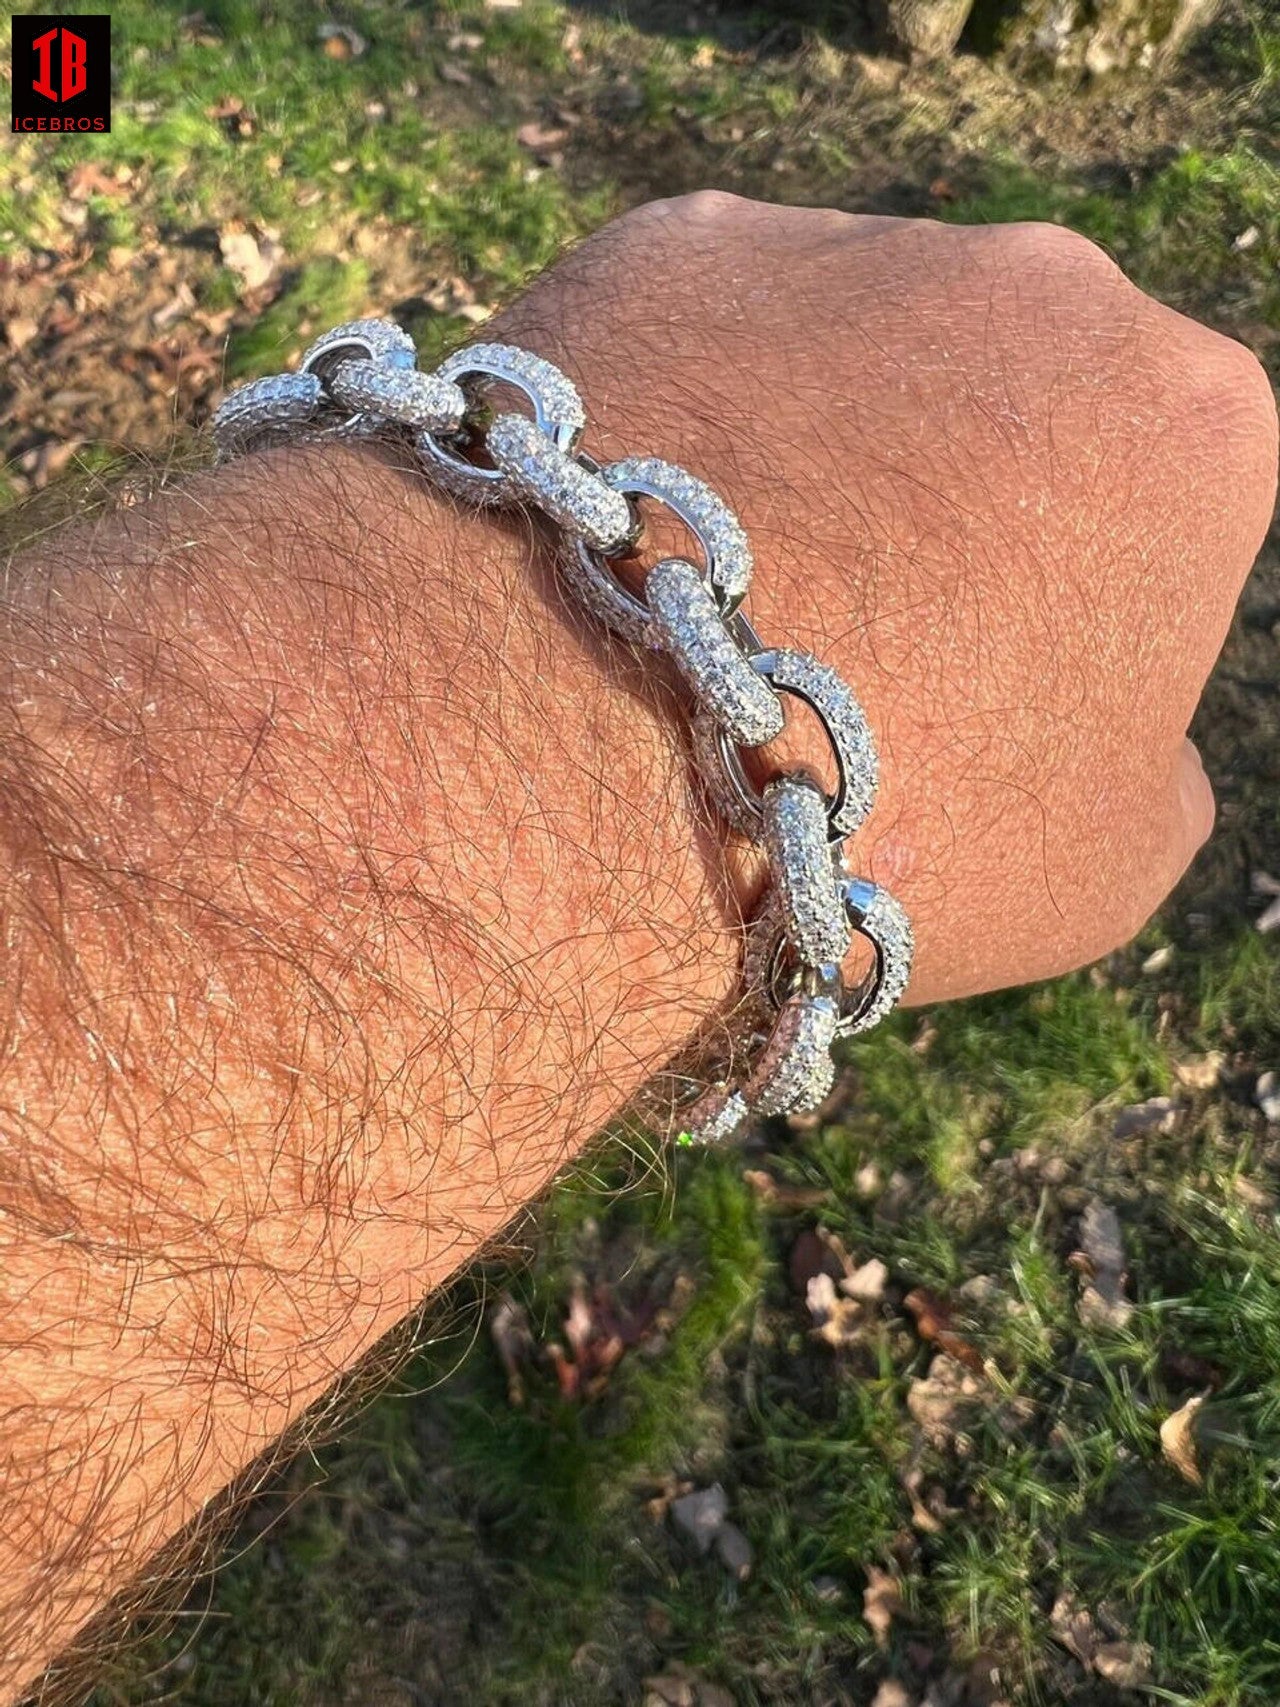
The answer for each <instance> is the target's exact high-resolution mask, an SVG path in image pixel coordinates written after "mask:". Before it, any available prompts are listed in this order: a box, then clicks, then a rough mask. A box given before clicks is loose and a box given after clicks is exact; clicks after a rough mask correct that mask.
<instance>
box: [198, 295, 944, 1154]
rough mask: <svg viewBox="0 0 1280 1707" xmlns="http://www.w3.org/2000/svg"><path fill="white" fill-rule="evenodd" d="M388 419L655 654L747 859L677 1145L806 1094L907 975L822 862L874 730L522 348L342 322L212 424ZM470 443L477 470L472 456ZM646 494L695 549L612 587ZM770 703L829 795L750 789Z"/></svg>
mask: <svg viewBox="0 0 1280 1707" xmlns="http://www.w3.org/2000/svg"><path fill="white" fill-rule="evenodd" d="M495 385H505V386H508V387H511V388H513V389H515V390H516V391H518V392H520V393H522V394H523V396H524V397H525V398H526V400H527V401H528V403H529V404H530V406H531V408H532V411H533V414H532V419H530V418H529V416H527V415H525V414H519V413H514V412H510V411H508V412H506V413H498V414H496V415H493V416H492V417H490V415H489V412H488V409H487V393H488V391H489V390H490V389H491V388H492V387H494V386H495ZM388 425H392V426H395V427H398V428H400V429H407V430H408V431H410V432H411V433H412V434H413V443H414V445H415V447H416V449H417V453H418V457H419V461H420V464H421V467H422V471H423V473H424V474H425V475H427V476H428V477H429V478H430V479H432V480H433V481H435V482H436V483H437V484H439V485H440V486H441V487H443V488H444V489H445V490H447V491H449V492H451V493H453V494H455V495H456V496H458V497H461V498H464V499H467V500H469V501H470V502H473V503H481V504H494V503H502V504H510V503H528V504H532V505H533V506H535V507H536V508H537V509H539V510H540V511H541V512H542V513H543V514H544V515H546V516H547V517H548V519H549V520H551V521H552V522H554V523H555V524H556V526H557V527H558V528H559V529H560V530H561V531H562V533H563V534H564V535H565V550H564V552H563V556H562V563H561V570H562V578H563V580H564V583H565V585H566V587H567V588H568V589H569V591H570V592H571V593H572V594H573V595H574V597H576V598H577V599H578V601H579V602H580V603H581V604H582V605H583V606H584V608H585V609H586V610H587V611H589V612H590V613H591V614H592V615H594V616H595V617H596V618H597V619H598V620H599V621H600V622H602V623H603V624H604V625H605V626H606V627H607V628H609V629H610V630H611V631H612V632H614V633H615V634H617V635H619V636H621V637H622V638H623V639H625V640H627V641H630V642H632V643H633V644H638V645H641V646H644V647H647V648H656V649H658V650H660V651H662V652H664V653H666V654H667V655H668V656H669V657H670V658H671V660H672V662H673V663H674V664H675V666H676V668H677V669H678V670H679V672H680V674H681V676H682V677H683V679H684V681H685V683H686V685H687V687H688V688H689V690H690V692H691V694H692V696H693V699H694V702H695V707H694V718H693V748H694V757H695V761H696V763H697V765H698V768H699V770H700V772H701V775H702V777H703V780H704V782H705V784H706V786H707V789H708V793H709V796H710V799H711V801H712V804H713V805H714V806H715V807H716V809H717V810H718V811H719V812H720V814H721V815H722V816H723V817H724V818H725V819H726V820H727V822H728V823H729V825H730V826H731V827H732V828H733V829H735V830H737V831H738V832H740V833H741V834H743V835H745V836H747V837H749V838H750V839H751V840H752V841H755V842H759V843H762V844H763V847H764V849H765V852H766V854H767V856H768V860H769V866H770V870H771V872H772V876H773V883H772V884H771V886H770V887H769V888H768V889H767V891H766V894H765V899H764V901H763V902H762V904H761V906H760V908H759V910H758V912H757V915H756V917H755V919H754V920H753V921H752V922H751V924H750V926H749V927H748V930H747V934H746V949H745V954H744V961H743V976H744V980H745V982H746V985H747V987H748V990H749V991H750V992H751V994H752V998H753V999H752V1002H751V1003H750V1004H749V1005H750V1006H751V1008H752V1009H753V1010H754V1012H755V1016H756V1017H755V1019H754V1020H753V1022H752V1023H751V1024H749V1025H745V1024H744V1025H743V1026H741V1027H738V1028H737V1029H738V1030H741V1032H742V1040H741V1041H742V1045H743V1046H744V1047H745V1046H746V1045H750V1046H752V1048H753V1049H755V1056H754V1065H753V1066H752V1067H751V1068H750V1069H749V1071H748V1073H747V1075H746V1079H745V1082H741V1083H740V1082H737V1081H736V1080H735V1079H734V1078H733V1077H732V1076H728V1077H725V1078H723V1079H720V1080H717V1081H716V1082H715V1083H713V1084H712V1085H710V1086H709V1087H708V1088H707V1089H706V1090H704V1091H703V1092H702V1093H701V1094H700V1095H699V1096H698V1097H697V1099H696V1101H694V1103H693V1104H692V1105H691V1106H690V1107H689V1108H687V1109H686V1110H685V1112H684V1115H683V1122H684V1127H685V1130H684V1131H683V1132H682V1134H681V1138H682V1141H685V1142H696V1143H714V1142H719V1141H722V1140H725V1139H728V1138H731V1137H732V1136H733V1135H734V1134H735V1133H736V1132H737V1131H738V1130H739V1129H740V1128H741V1127H742V1126H743V1125H744V1123H745V1122H746V1121H747V1120H748V1119H749V1118H750V1117H751V1116H753V1115H754V1116H771V1115H786V1114H792V1113H797V1112H800V1111H802V1110H806V1109H812V1108H814V1107H816V1106H817V1105H818V1104H819V1103H820V1102H821V1101H822V1099H823V1098H824V1097H825V1096H826V1095H827V1094H828V1093H829V1091H830V1089H831V1086H832V1084H833V1082H834V1078H835V1062H834V1058H833V1054H832V1050H833V1046H834V1044H835V1043H836V1042H837V1040H838V1039H839V1038H841V1037H848V1036H853V1035H855V1034H856V1033H859V1032H863V1031H867V1030H869V1029H870V1028H871V1027H872V1026H873V1025H876V1024H877V1023H878V1022H879V1021H880V1020H881V1019H883V1018H884V1016H885V1015H886V1014H887V1013H888V1012H889V1010H890V1009H891V1008H892V1007H893V1006H894V1004H895V1003H896V1002H897V1001H898V999H899V998H900V996H901V995H902V993H903V991H904V990H905V988H906V985H907V980H908V978H909V976H910V972H911V959H912V954H913V951H914V942H913V937H912V932H911V925H910V921H909V920H908V918H907V916H906V913H905V912H904V911H903V909H902V907H901V905H900V904H899V903H898V901H897V900H895V899H894V897H893V896H892V895H891V894H890V893H889V892H888V891H887V890H885V889H883V888H881V887H880V886H879V885H877V884H875V883H872V882H870V881H868V880H867V879H865V878H859V877H855V876H852V875H850V874H849V873H848V870H847V867H845V865H844V864H843V862H842V858H841V844H842V843H843V841H844V839H845V838H846V837H848V836H850V835H852V834H853V833H854V831H856V830H857V829H858V828H859V827H860V826H861V824H862V823H863V822H864V821H865V819H866V817H867V815H868V814H869V812H870V811H871V808H872V805H873V804H874V801H875V792H876V779H877V761H876V751H875V742H874V740H873V738H872V734H871V730H870V727H869V725H868V723H867V720H866V717H865V715H864V713H863V711H862V708H861V706H860V705H859V704H858V701H857V699H856V698H855V696H854V694H853V691H852V690H851V688H850V687H849V685H848V683H847V682H845V681H844V679H843V678H842V677H841V676H840V675H838V674H837V672H836V671H835V670H833V669H831V668H830V666H829V665H826V664H823V663H821V662H820V661H819V660H818V659H817V658H815V657H813V656H812V654H810V653H808V652H799V651H793V650H791V649H789V648H784V647H778V648H770V647H767V646H765V645H764V644H763V642H761V641H760V639H759V638H758V636H757V635H756V633H755V630H754V629H753V628H752V627H751V625H750V623H749V622H748V621H747V620H746V617H745V614H744V613H743V612H742V611H740V610H739V608H738V607H739V605H740V604H741V602H742V600H743V598H744V597H745V596H746V593H747V591H748V588H749V586H750V581H751V571H752V555H751V547H750V544H749V542H748V539H747V535H746V532H745V530H744V529H743V527H742V524H741V523H740V522H739V520H738V518H737V517H736V516H735V515H734V513H733V511H732V510H731V509H729V507H728V506H727V505H726V504H725V503H724V502H723V500H722V499H721V498H720V497H719V496H718V495H717V494H716V493H715V492H713V491H712V490H711V488H710V487H709V486H707V485H706V484H705V483H704V482H703V481H701V480H699V479H697V478H696V476H694V475H692V474H690V473H689V472H688V471H687V470H686V469H683V468H680V467H678V466H677V465H676V464H674V463H669V462H664V461H662V460H661V459H660V458H658V457H648V456H635V457H624V458H622V459H621V460H620V461H618V462H614V463H610V464H608V465H607V466H605V467H603V468H602V467H599V466H598V465H597V464H596V463H595V462H594V461H593V460H592V459H591V458H590V457H588V456H586V455H584V454H583V453H582V452H581V451H580V450H579V442H580V440H581V437H582V432H583V429H584V427H585V425H586V410H585V408H584V406H583V402H582V399H581V397H580V396H579V394H578V391H577V389H576V387H575V386H574V385H573V383H572V382H571V381H570V380H569V378H568V377H567V376H566V375H565V374H563V373H561V372H560V370H559V369H558V368H556V367H554V366H553V365H552V364H551V363H550V362H548V361H545V360H544V359H543V358H542V357H540V356H536V355H533V354H532V353H531V352H530V351H528V350H522V349H519V348H518V347H516V346H515V345H512V344H498V343H482V344H473V345H471V346H470V347H468V348H465V349H462V350H459V351H457V352H456V353H455V354H454V355H452V356H450V357H449V358H448V359H447V360H446V361H445V362H443V363H442V364H441V365H440V367H439V368H437V369H436V371H435V372H434V373H423V372H421V371H420V370H419V369H418V367H417V355H416V351H415V349H414V345H413V341H412V339H410V338H409V336H408V334H407V333H405V332H404V331H403V330H402V329H401V328H400V327H399V326H396V325H394V324H393V323H392V322H390V321H383V320H356V321H349V322H347V323H346V324H345V325H342V326H338V327H335V328H334V329H333V330H332V331H331V332H327V333H325V335H324V336H323V337H322V338H318V339H317V340H316V341H315V343H313V344H312V345H311V346H310V348H309V349H308V350H307V351H306V352H305V353H304V355H303V358H302V362H301V365H300V368H299V371H298V372H297V373H294V374H279V375H276V376H274V377H273V378H270V379H261V380H254V381H251V382H250V384H248V385H246V386H243V387H241V388H240V390H238V391H236V392H233V393H232V394H231V396H230V397H228V398H227V399H226V400H225V401H224V402H223V403H222V404H221V405H220V407H219V408H218V410H217V412H216V413H215V415H214V418H213V436H214V442H215V445H216V448H217V450H218V453H219V455H220V456H224V457H226V456H234V455H239V454H242V453H243V452H245V451H247V450H251V449H253V448H255V447H256V446H257V445H259V444H261V443H264V442H266V443H269V442H272V441H278V440H279V438H280V436H281V435H282V434H284V433H289V434H294V435H301V436H307V437H313V438H314V437H335V436H343V435H353V434H356V435H358V434H362V433H367V432H373V431H380V430H383V429H384V428H385V427H386V426H388ZM482 450H483V451H484V452H486V453H487V456H488V462H485V461H481V460H475V455H476V453H478V452H480V451H482ZM645 498H647V499H650V500H653V501H655V502H657V503H660V504H662V505H664V506H665V507H666V508H668V509H669V510H670V511H672V513H673V514H674V515H675V516H677V517H678V518H679V520H680V521H682V522H683V523H684V525H685V526H686V527H687V528H688V529H689V531H690V532H691V533H692V534H693V535H694V537H695V538H696V539H697V541H698V544H699V547H700V549H701V553H702V558H703V562H702V564H701V566H699V565H697V564H696V563H694V562H691V561H688V560H686V559H685V558H683V557H667V558H663V559H662V560H661V561H660V562H658V563H656V564H655V565H654V566H653V567H652V568H651V569H650V570H649V571H648V573H647V575H645V576H644V578H643V584H642V587H641V590H640V591H639V592H633V591H632V590H631V588H630V587H628V586H626V585H624V583H623V582H622V580H620V579H619V577H618V575H617V574H616V572H615V568H616V564H617V562H618V560H619V559H620V558H621V557H622V556H624V555H627V556H630V555H632V554H633V553H634V551H635V548H636V545H637V543H638V540H639V537H640V532H641V520H640V512H639V509H638V501H639V500H640V499H645ZM788 695H789V696H791V697H793V698H797V699H799V700H802V701H803V702H804V703H806V704H807V705H808V706H809V707H810V708H811V709H812V710H813V712H814V713H815V714H816V715H817V717H818V720H819V722H820V723H821V725H822V727H823V730H824V731H825V733H826V736H827V739H828V741H829V742H830V744H831V749H832V753H833V755H834V757H835V761H836V774H837V782H836V788H835V790H834V792H833V793H832V794H830V795H828V794H827V793H826V792H825V791H824V789H823V788H822V787H821V785H820V784H819V783H818V782H817V781H816V780H815V779H814V778H812V777H811V776H809V775H808V774H807V773H804V772H790V773H784V774H783V775H780V776H779V775H775V776H773V777H772V779H771V780H770V781H768V782H766V783H765V784H764V785H763V787H760V786H759V785H757V784H756V783H755V782H754V781H753V779H752V775H751V774H750V772H749V770H748V766H747V764H746V763H744V758H743V752H744V750H751V749H759V748H763V747H765V746H767V745H768V744H769V743H770V742H772V741H774V740H776V739H777V738H778V736H779V735H780V734H781V733H782V731H783V728H784V725H785V721H786V718H785V712H784V709H783V697H784V696H788ZM855 935H857V936H861V937H863V938H864V939H865V940H866V941H867V942H868V943H869V944H870V946H871V948H872V951H873V964H872V967H871V969H870V971H869V972H868V974H867V975H866V977H865V978H864V979H863V980H862V981H861V982H860V983H859V984H858V985H857V986H856V987H854V988H853V989H847V988H846V986H845V982H844V977H843V974H842V972H841V963H842V962H843V960H844V959H845V958H846V956H847V954H848V951H849V948H850V945H851V943H852V940H853V938H854V936H855ZM762 1013H763V1014H764V1016H765V1018H764V1022H763V1025H761V1022H760V1016H761V1014H762ZM756 1046H758V1048H756Z"/></svg>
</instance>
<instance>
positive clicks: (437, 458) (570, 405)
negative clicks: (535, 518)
mask: <svg viewBox="0 0 1280 1707" xmlns="http://www.w3.org/2000/svg"><path fill="white" fill-rule="evenodd" d="M435 377H436V378H437V379H443V380H447V381H448V382H449V383H450V384H453V385H457V386H460V387H461V389H462V390H463V392H465V393H466V396H467V399H468V403H469V405H471V407H472V409H473V410H475V411H476V412H479V410H480V409H481V406H482V403H483V395H482V388H483V386H484V383H485V382H486V381H489V382H495V381H496V382H498V383H500V384H504V385H509V386H512V387H514V388H515V390H517V391H520V392H522V393H523V394H524V396H525V397H527V398H528V400H529V402H530V403H531V404H532V405H533V419H534V425H535V427H536V429H537V431H538V432H540V433H541V434H542V435H543V436H544V437H545V438H546V439H547V440H548V441H549V442H550V443H551V444H552V445H553V446H554V447H555V448H556V449H557V450H560V451H563V452H565V453H566V454H568V453H570V452H572V451H573V450H575V449H576V447H577V443H578V440H579V439H580V438H581V437H582V429H583V428H584V427H585V426H586V424H587V411H586V407H585V405H584V404H583V401H582V399H581V397H580V396H579V395H578V390H577V387H576V386H575V385H574V384H573V382H572V381H571V380H570V379H569V378H568V376H567V375H566V374H563V373H561V372H560V369H559V368H558V367H554V366H553V365H552V363H551V362H549V361H544V360H543V358H542V357H541V356H535V355H533V354H531V353H530V352H529V351H528V350H522V349H519V348H518V347H517V346H516V345H515V344H470V345H468V346H467V347H466V348H465V349H461V350H457V351H455V352H454V354H453V355H451V356H449V357H448V358H447V359H446V360H445V361H443V362H442V363H441V364H440V366H439V367H438V368H437V369H436V374H435ZM417 446H418V455H419V457H420V459H421V462H422V471H423V473H424V474H426V475H427V476H428V477H429V478H430V479H432V480H434V481H435V482H436V484H437V485H439V486H443V487H444V489H445V491H446V492H449V493H451V494H452V495H453V496H454V497H455V498H465V499H467V500H468V501H469V502H471V503H474V504H510V503H520V502H523V501H524V500H525V498H526V494H525V493H523V492H522V491H521V490H520V489H519V488H518V487H517V486H516V485H515V483H514V482H513V481H512V480H511V478H510V476H509V475H508V473H507V471H506V470H505V469H503V468H498V467H493V468H484V467H482V466H481V465H480V464H478V463H475V462H471V461H469V460H468V459H467V457H465V456H463V455H462V454H461V453H460V450H459V449H458V448H457V447H455V446H453V445H451V444H449V443H447V442H446V440H445V439H444V438H443V437H442V436H441V435H438V434H435V433H432V432H425V433H420V434H419V435H418V440H417Z"/></svg>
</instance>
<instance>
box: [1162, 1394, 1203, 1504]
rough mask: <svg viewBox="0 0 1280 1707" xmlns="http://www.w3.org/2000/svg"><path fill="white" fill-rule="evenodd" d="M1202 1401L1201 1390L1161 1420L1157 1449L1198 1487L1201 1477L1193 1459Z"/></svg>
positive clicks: (1198, 1467)
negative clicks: (1197, 1416)
mask: <svg viewBox="0 0 1280 1707" xmlns="http://www.w3.org/2000/svg"><path fill="white" fill-rule="evenodd" d="M1203 1404H1204V1394H1203V1393H1199V1394H1197V1395H1196V1396H1195V1397H1194V1398H1191V1399H1188V1400H1187V1402H1186V1404H1185V1405H1181V1406H1179V1408H1178V1409H1177V1410H1176V1411H1171V1412H1170V1413H1169V1415H1168V1416H1167V1417H1166V1418H1165V1419H1164V1421H1163V1422H1162V1423H1161V1424H1160V1450H1161V1452H1163V1453H1164V1456H1165V1460H1166V1462H1167V1463H1170V1464H1172V1465H1173V1467H1174V1469H1175V1470H1176V1471H1177V1472H1178V1474H1179V1475H1180V1476H1182V1477H1184V1478H1185V1479H1186V1480H1187V1481H1188V1482H1190V1483H1192V1484H1193V1485H1194V1486H1195V1487H1197V1488H1198V1487H1199V1486H1200V1485H1201V1483H1202V1482H1203V1481H1204V1476H1203V1475H1202V1474H1201V1471H1200V1465H1199V1463H1198V1462H1197V1460H1196V1413H1197V1412H1198V1411H1199V1409H1200V1407H1201V1405H1203Z"/></svg>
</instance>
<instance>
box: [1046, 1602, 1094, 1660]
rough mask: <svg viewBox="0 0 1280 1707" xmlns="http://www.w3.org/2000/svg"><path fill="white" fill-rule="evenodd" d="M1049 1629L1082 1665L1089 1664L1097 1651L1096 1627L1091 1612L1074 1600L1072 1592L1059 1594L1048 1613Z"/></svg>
mask: <svg viewBox="0 0 1280 1707" xmlns="http://www.w3.org/2000/svg"><path fill="white" fill-rule="evenodd" d="M1049 1629H1050V1630H1051V1631H1052V1633H1053V1636H1054V1639H1055V1641H1058V1642H1060V1643H1061V1644H1062V1646H1063V1647H1064V1648H1065V1649H1066V1650H1067V1652H1068V1653H1070V1654H1074V1655H1075V1657H1076V1658H1077V1659H1078V1660H1079V1661H1080V1664H1081V1665H1082V1666H1086V1667H1088V1666H1091V1665H1092V1664H1093V1656H1094V1654H1095V1653H1097V1651H1098V1641H1099V1637H1098V1627H1097V1625H1096V1624H1095V1623H1094V1621H1093V1614H1092V1613H1091V1612H1089V1611H1087V1610H1086V1609H1085V1608H1084V1607H1082V1606H1080V1605H1078V1604H1077V1602H1076V1597H1075V1596H1074V1595H1073V1594H1060V1595H1059V1596H1058V1598H1057V1599H1056V1600H1055V1601H1054V1603H1053V1607H1052V1609H1051V1611H1050V1613H1049Z"/></svg>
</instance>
